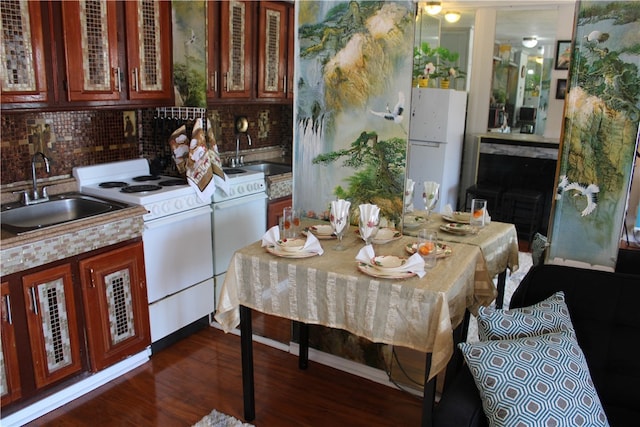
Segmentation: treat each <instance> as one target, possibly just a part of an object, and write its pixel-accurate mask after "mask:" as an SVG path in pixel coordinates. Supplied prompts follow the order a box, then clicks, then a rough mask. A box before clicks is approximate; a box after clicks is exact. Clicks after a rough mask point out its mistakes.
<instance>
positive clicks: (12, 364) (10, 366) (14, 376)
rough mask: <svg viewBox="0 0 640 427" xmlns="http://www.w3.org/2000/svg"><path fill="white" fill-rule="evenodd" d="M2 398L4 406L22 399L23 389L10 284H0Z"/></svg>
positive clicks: (0, 392) (0, 386)
mask: <svg viewBox="0 0 640 427" xmlns="http://www.w3.org/2000/svg"><path fill="white" fill-rule="evenodd" d="M0 296H1V298H2V302H1V304H0V315H1V318H0V321H1V322H2V323H1V325H2V326H1V331H0V343H1V346H2V347H0V352H1V353H0V376H1V378H0V397H1V399H2V400H1V402H2V406H4V405H7V404H9V403H11V402H13V401H14V400H17V399H20V397H21V396H22V389H21V386H20V365H19V361H18V350H17V348H16V333H15V327H14V323H13V312H14V310H13V306H12V303H13V300H12V298H11V292H10V290H9V282H2V283H1V284H0Z"/></svg>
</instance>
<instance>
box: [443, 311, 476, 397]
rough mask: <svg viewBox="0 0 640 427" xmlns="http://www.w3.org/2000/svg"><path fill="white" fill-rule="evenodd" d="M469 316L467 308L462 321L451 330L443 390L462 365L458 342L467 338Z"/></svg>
mask: <svg viewBox="0 0 640 427" xmlns="http://www.w3.org/2000/svg"><path fill="white" fill-rule="evenodd" d="M470 318H471V313H470V312H469V310H465V312H464V317H463V318H462V323H460V324H459V325H458V327H457V328H455V329H454V330H453V356H451V360H449V363H447V372H446V374H445V376H444V390H446V389H447V388H448V387H449V385H450V384H451V381H452V380H453V379H454V378H455V376H456V375H457V374H458V372H460V368H461V367H462V361H463V356H462V352H461V351H460V349H458V344H459V343H461V342H465V341H466V340H467V335H468V333H469V320H470Z"/></svg>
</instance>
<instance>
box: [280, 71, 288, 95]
mask: <svg viewBox="0 0 640 427" xmlns="http://www.w3.org/2000/svg"><path fill="white" fill-rule="evenodd" d="M288 82H289V80H288V79H287V76H286V75H285V76H284V77H282V86H284V93H287V83H288Z"/></svg>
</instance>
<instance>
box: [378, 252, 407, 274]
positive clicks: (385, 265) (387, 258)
mask: <svg viewBox="0 0 640 427" xmlns="http://www.w3.org/2000/svg"><path fill="white" fill-rule="evenodd" d="M406 262H407V259H406V258H402V257H397V256H395V255H378V256H375V257H373V259H372V260H371V265H373V267H374V268H376V269H377V270H380V271H383V272H390V271H394V270H396V271H397V270H398V269H399V268H402V266H403V265H404V264H406Z"/></svg>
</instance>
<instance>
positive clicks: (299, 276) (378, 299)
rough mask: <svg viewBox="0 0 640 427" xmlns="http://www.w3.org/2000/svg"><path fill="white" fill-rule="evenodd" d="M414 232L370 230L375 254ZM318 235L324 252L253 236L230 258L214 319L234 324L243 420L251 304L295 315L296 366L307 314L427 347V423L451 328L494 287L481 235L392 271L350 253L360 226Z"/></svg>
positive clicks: (488, 298) (403, 247)
mask: <svg viewBox="0 0 640 427" xmlns="http://www.w3.org/2000/svg"><path fill="white" fill-rule="evenodd" d="M306 225H307V227H308V225H309V223H308V221H307V223H306ZM307 230H309V229H308V228H307ZM486 234H489V233H486ZM331 237H333V236H331ZM415 242H416V238H415V237H413V236H408V235H402V234H400V233H397V235H395V236H394V237H393V238H391V239H388V241H384V242H377V243H376V241H375V240H374V242H373V249H374V252H375V254H376V255H395V256H398V257H409V256H410V253H409V252H410V251H411V248H412V245H413V243H415ZM319 243H320V245H321V247H322V249H323V253H322V255H318V254H313V253H311V254H308V253H301V254H296V253H294V254H278V253H277V252H276V251H274V250H273V248H270V247H269V245H267V246H262V242H261V241H258V242H255V243H253V244H251V245H248V246H246V247H243V248H241V249H240V250H238V251H236V252H235V254H234V256H233V258H232V260H231V262H230V265H229V269H228V271H227V274H226V277H225V280H224V283H223V286H222V289H221V292H220V298H219V300H218V304H217V311H216V315H215V319H216V321H217V322H218V323H219V324H220V325H221V326H222V328H223V329H224V330H225V331H226V332H230V331H232V330H234V329H235V328H237V327H238V326H239V327H240V335H241V353H242V377H243V400H244V418H245V420H246V421H252V420H253V419H254V418H255V396H254V378H253V347H252V345H253V343H252V326H251V313H252V310H257V311H259V312H262V313H266V314H271V315H274V316H279V317H283V318H287V319H290V320H293V321H295V322H297V323H298V325H299V327H300V329H299V330H300V334H299V341H300V343H299V362H298V363H299V367H300V368H301V369H305V368H306V367H307V366H308V325H310V324H314V325H322V326H326V327H330V328H338V329H342V330H346V331H348V332H350V333H352V334H355V335H357V336H359V337H363V338H366V339H368V340H370V341H372V342H375V343H383V344H389V345H395V346H402V347H407V348H410V349H414V350H417V351H420V352H423V353H425V355H426V360H425V387H424V398H423V409H422V411H423V414H422V425H425V426H428V425H431V419H432V417H431V414H432V411H433V405H434V401H435V380H436V378H435V377H436V375H437V374H438V373H439V372H441V371H442V370H444V369H445V368H446V367H447V363H448V362H449V360H450V359H451V357H452V355H453V353H454V347H455V343H454V336H453V330H454V329H455V328H456V327H458V326H459V325H461V324H462V323H463V321H464V319H465V317H466V316H468V313H469V312H471V313H476V312H477V309H478V308H479V307H480V306H482V305H484V306H487V305H489V304H491V303H492V302H493V301H494V299H495V298H496V296H497V290H496V288H495V286H494V284H493V281H492V279H491V277H492V276H491V272H490V271H489V270H488V268H487V263H486V260H485V255H483V252H482V250H481V245H476V244H469V243H467V242H453V241H451V242H448V243H447V245H448V246H449V249H450V250H451V251H450V253H448V254H447V255H446V256H443V257H441V258H439V259H438V261H437V263H436V266H435V267H433V268H430V269H428V270H426V274H425V275H424V276H423V277H419V276H417V275H413V274H407V273H406V272H405V273H404V274H399V273H398V274H393V275H391V276H392V277H389V276H388V275H379V274H377V273H376V271H374V270H373V269H371V268H370V266H368V265H367V264H364V263H362V262H358V261H356V256H357V254H358V252H359V251H360V250H361V249H362V247H363V246H364V242H363V240H362V239H361V238H360V236H359V234H358V233H357V228H356V227H351V228H350V229H349V230H348V231H347V232H346V233H345V235H344V237H343V240H342V244H341V246H342V247H343V250H336V246H337V240H336V239H335V238H328V239H320V240H319ZM489 249H490V245H488V244H487V245H486V246H485V250H489ZM280 255H285V256H280Z"/></svg>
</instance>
